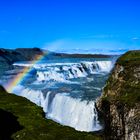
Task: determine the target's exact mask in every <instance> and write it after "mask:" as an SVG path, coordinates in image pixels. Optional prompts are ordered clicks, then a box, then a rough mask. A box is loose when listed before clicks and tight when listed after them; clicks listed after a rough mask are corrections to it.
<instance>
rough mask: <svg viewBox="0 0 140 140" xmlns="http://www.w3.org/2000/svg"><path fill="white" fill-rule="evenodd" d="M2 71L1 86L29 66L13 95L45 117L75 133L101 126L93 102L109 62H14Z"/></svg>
mask: <svg viewBox="0 0 140 140" xmlns="http://www.w3.org/2000/svg"><path fill="white" fill-rule="evenodd" d="M13 65H14V67H15V69H14V70H11V71H10V70H9V71H7V72H5V75H3V77H2V78H1V79H2V80H1V81H2V83H3V85H4V83H6V82H7V81H8V80H10V79H12V78H14V76H15V75H17V74H18V73H20V72H21V69H23V68H24V67H32V71H30V72H29V73H28V74H27V75H26V78H24V80H23V81H22V82H21V83H20V84H19V85H17V86H16V87H14V91H13V93H14V94H16V95H19V96H23V97H26V98H27V99H29V100H30V101H32V102H34V103H36V104H37V105H39V106H41V107H42V108H43V110H44V112H45V114H46V118H48V119H52V120H54V121H56V122H58V123H60V124H62V125H65V126H70V127H73V128H75V129H76V130H78V131H86V132H91V131H98V130H101V129H102V127H103V126H102V124H101V122H100V120H99V117H98V112H97V110H96V106H95V101H96V99H97V98H98V97H99V96H100V95H101V91H102V88H103V87H104V85H105V81H106V79H107V78H108V74H109V73H110V71H111V69H112V68H113V65H114V62H113V61H112V60H111V59H107V60H106V59H97V60H96V59H85V60H83V59H78V60H76V61H75V60H73V61H63V60H57V61H56V62H54V61H53V62H51V61H49V62H46V61H45V62H44V61H43V62H40V63H38V64H34V65H33V64H32V63H29V62H17V63H14V64H13Z"/></svg>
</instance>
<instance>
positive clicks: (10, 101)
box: [0, 87, 101, 140]
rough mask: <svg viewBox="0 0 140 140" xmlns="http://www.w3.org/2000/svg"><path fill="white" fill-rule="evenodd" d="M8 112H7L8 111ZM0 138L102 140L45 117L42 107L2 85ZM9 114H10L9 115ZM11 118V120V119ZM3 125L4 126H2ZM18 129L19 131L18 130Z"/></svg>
mask: <svg viewBox="0 0 140 140" xmlns="http://www.w3.org/2000/svg"><path fill="white" fill-rule="evenodd" d="M6 112H7V113H6ZM0 113H1V114H0V116H4V115H5V116H6V117H7V118H8V117H9V118H11V119H10V120H11V121H12V122H9V123H8V120H7V124H6V122H5V121H6V119H7V118H5V119H4V117H0V119H1V120H0V122H1V124H0V125H1V129H0V130H2V131H1V132H0V139H2V140H8V139H10V136H9V135H12V139H14V140H100V139H101V137H100V136H95V135H94V134H92V133H84V132H77V131H75V130H74V129H72V128H70V127H66V126H61V125H59V124H57V123H55V122H53V121H51V120H48V119H45V118H44V117H43V116H44V113H43V111H42V108H41V107H38V106H36V105H35V104H34V103H31V102H30V101H29V100H27V99H25V98H23V97H19V96H16V95H13V94H8V93H6V92H5V90H4V89H3V88H2V87H0ZM7 115H9V116H7ZM10 120H9V121H10ZM2 126H3V127H4V126H5V128H6V129H4V128H2ZM16 131H17V132H16ZM4 133H5V134H4Z"/></svg>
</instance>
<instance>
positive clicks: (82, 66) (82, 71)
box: [37, 61, 113, 82]
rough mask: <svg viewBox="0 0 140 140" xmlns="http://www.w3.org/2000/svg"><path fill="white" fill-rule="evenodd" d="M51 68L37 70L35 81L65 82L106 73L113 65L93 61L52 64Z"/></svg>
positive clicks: (108, 62)
mask: <svg viewBox="0 0 140 140" xmlns="http://www.w3.org/2000/svg"><path fill="white" fill-rule="evenodd" d="M50 65H51V64H49V66H50ZM52 66H53V67H49V68H47V69H46V70H42V69H39V70H37V80H38V81H49V80H54V81H59V82H65V81H67V80H69V79H73V78H79V77H86V76H87V75H89V74H96V73H101V72H106V73H108V72H109V71H110V70H111V69H112V67H113V64H112V62H111V61H93V62H81V63H76V64H73V63H68V64H67V65H65V64H63V65H58V64H57V65H56V64H54V65H53V64H52Z"/></svg>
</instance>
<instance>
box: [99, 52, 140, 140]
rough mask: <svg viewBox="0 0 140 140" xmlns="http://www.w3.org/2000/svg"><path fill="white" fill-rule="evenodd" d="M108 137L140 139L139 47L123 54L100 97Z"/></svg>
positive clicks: (127, 139)
mask: <svg viewBox="0 0 140 140" xmlns="http://www.w3.org/2000/svg"><path fill="white" fill-rule="evenodd" d="M97 108H98V109H99V111H100V112H101V114H102V115H103V117H104V121H105V133H106V134H107V135H108V139H125V140H139V139H140V51H129V52H127V53H126V54H124V55H123V56H121V57H120V58H119V59H118V60H117V62H116V65H115V67H114V69H113V70H112V73H111V75H110V77H109V79H108V81H107V83H106V86H105V87H104V89H103V94H102V96H101V97H100V98H99V100H98V101H97Z"/></svg>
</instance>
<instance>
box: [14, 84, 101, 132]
mask: <svg viewBox="0 0 140 140" xmlns="http://www.w3.org/2000/svg"><path fill="white" fill-rule="evenodd" d="M20 88H22V90H20ZM20 88H19V87H18V90H17V89H15V92H16V94H18V95H20V96H23V97H26V98H27V99H29V100H30V101H32V102H34V103H36V104H37V105H39V106H41V107H42V108H43V110H44V112H45V113H46V117H47V118H50V119H52V120H54V121H56V122H58V123H60V124H62V125H66V126H70V127H73V128H75V129H76V130H79V131H86V132H90V131H97V130H100V129H101V128H102V127H101V125H100V123H99V121H98V114H97V111H96V108H95V102H94V101H81V100H80V99H74V98H72V97H70V96H69V94H68V93H57V94H54V93H51V92H50V91H49V92H48V93H47V94H46V95H45V94H44V93H43V92H42V91H41V90H32V89H29V88H24V87H20Z"/></svg>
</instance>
